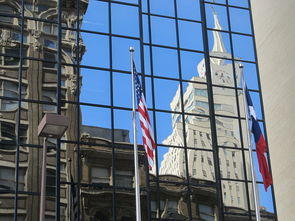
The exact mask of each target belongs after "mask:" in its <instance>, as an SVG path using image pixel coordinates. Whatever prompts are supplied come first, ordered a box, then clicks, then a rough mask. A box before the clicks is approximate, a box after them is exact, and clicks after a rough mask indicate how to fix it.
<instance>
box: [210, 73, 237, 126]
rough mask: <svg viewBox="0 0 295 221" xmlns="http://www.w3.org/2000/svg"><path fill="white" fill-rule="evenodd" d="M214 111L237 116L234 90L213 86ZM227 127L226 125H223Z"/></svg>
mask: <svg viewBox="0 0 295 221" xmlns="http://www.w3.org/2000/svg"><path fill="white" fill-rule="evenodd" d="M215 74H218V75H225V74H226V72H223V71H217V72H215ZM213 98H214V111H215V114H218V115H226V116H237V115H238V113H237V102H236V91H235V90H233V89H227V88H221V87H214V88H213ZM223 126H224V127H227V126H226V125H223Z"/></svg>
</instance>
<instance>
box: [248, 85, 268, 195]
mask: <svg viewBox="0 0 295 221" xmlns="http://www.w3.org/2000/svg"><path fill="white" fill-rule="evenodd" d="M245 91H246V99H247V103H248V108H249V112H250V116H251V120H252V130H251V131H252V133H253V135H254V140H255V143H256V154H257V159H258V164H259V171H260V173H261V175H262V179H263V184H264V188H265V190H266V191H267V188H268V187H269V186H270V185H271V184H272V178H271V175H270V172H269V170H268V165H267V162H266V158H265V156H264V153H266V151H267V146H266V142H265V139H264V136H263V134H262V132H261V129H260V126H259V123H258V120H257V116H256V113H255V110H254V107H253V103H252V100H251V97H250V94H249V92H248V89H247V87H246V88H245Z"/></svg>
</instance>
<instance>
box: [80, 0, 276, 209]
mask: <svg viewBox="0 0 295 221" xmlns="http://www.w3.org/2000/svg"><path fill="white" fill-rule="evenodd" d="M121 1H122V2H129V3H136V4H137V0H128V1H127V0H126V1H124V0H121ZM146 2H147V1H146V0H143V11H145V12H146V11H147V5H146ZM150 2H151V12H152V13H155V14H160V15H165V16H174V5H173V2H174V1H172V0H161V1H159V0H150ZM198 2H199V1H198V0H186V1H184V0H178V1H177V4H178V7H177V11H178V16H179V17H181V18H186V19H191V20H195V21H199V20H200V11H199V3H198ZM215 2H217V3H225V0H216V1H215ZM247 2H248V1H247V0H240V1H236V0H229V3H230V4H233V5H238V6H242V7H247V6H248V3H247ZM111 10H112V33H114V34H118V35H125V36H131V37H136V38H138V37H139V24H138V16H139V15H138V8H137V7H132V6H124V5H120V4H115V3H112V6H111ZM214 10H215V11H216V12H217V14H218V17H219V20H220V23H221V26H222V28H223V29H224V30H228V28H229V27H228V24H227V16H226V13H227V11H226V10H225V8H224V7H222V6H214ZM206 13H207V23H208V27H209V28H213V27H214V22H213V16H212V8H211V7H210V6H209V5H207V6H206ZM229 13H230V16H231V29H232V31H234V32H241V33H245V34H251V26H250V15H249V12H248V10H242V9H235V8H230V10H229ZM108 16H109V14H108V3H107V2H100V1H96V0H90V1H89V6H88V10H87V13H86V15H85V16H84V20H83V24H82V29H85V30H91V31H96V32H102V33H108V29H109V21H108ZM151 26H152V30H153V31H152V33H151V36H152V40H153V43H154V44H159V45H165V46H170V47H176V44H177V41H176V40H177V39H176V30H175V20H173V19H168V18H160V17H156V16H153V17H152V18H151ZM143 30H144V42H145V43H148V42H149V41H150V39H149V33H148V20H147V16H146V15H144V16H143ZM179 31H180V47H181V48H185V49H190V50H197V51H198V50H199V51H201V50H203V43H202V35H201V25H200V24H199V23H197V22H189V21H179ZM208 37H209V43H210V49H211V48H212V47H213V37H212V31H209V32H208ZM222 37H223V39H224V43H225V47H226V49H227V51H228V52H230V47H229V45H230V44H229V36H228V34H226V33H223V34H222ZM82 38H83V42H84V44H85V46H86V52H85V54H84V56H83V60H82V65H88V66H94V67H99V68H110V60H109V48H110V42H109V37H108V36H107V35H97V34H91V33H82ZM130 46H133V47H134V48H135V63H136V67H137V71H138V72H141V71H142V65H141V63H140V61H141V60H140V42H139V41H138V40H133V39H126V38H119V37H113V38H112V48H113V49H112V54H113V59H112V64H113V68H114V69H117V70H122V71H130V53H129V47H130ZM233 48H234V54H235V57H239V58H242V59H243V60H248V61H255V58H254V50H253V44H252V38H251V37H249V36H241V35H237V34H234V35H233ZM149 53H150V51H149V47H148V46H144V54H145V56H144V60H145V64H144V66H145V70H144V71H145V74H147V75H150V74H151V68H150V62H151V61H150V57H149V56H150V54H149ZM202 58H203V54H202V53H198V52H192V51H185V50H182V51H181V52H180V59H181V63H180V65H181V73H182V77H183V79H186V80H190V79H191V78H192V77H193V76H198V73H197V68H196V67H197V64H198V63H199V62H200V61H201V60H202ZM152 62H153V68H154V69H153V71H154V75H156V76H162V77H172V78H178V77H179V64H178V54H177V51H176V50H174V49H166V48H161V47H153V58H152ZM243 65H244V73H245V79H246V82H247V85H248V88H250V89H258V80H257V77H256V74H257V73H256V65H255V64H252V63H243ZM81 74H82V76H83V81H82V84H83V85H82V89H81V96H80V99H81V102H88V103H94V104H99V105H111V96H110V90H111V88H110V80H111V77H110V72H109V71H107V70H93V69H88V68H83V69H81ZM145 81H146V85H145V86H146V100H147V105H148V107H149V108H151V107H152V98H151V94H152V92H151V90H152V86H151V85H152V84H151V78H149V77H146V79H145ZM154 84H155V107H156V108H157V109H162V110H170V102H171V100H172V98H173V97H174V95H175V92H176V90H177V88H178V86H179V82H178V81H171V80H166V79H155V80H154ZM183 86H184V88H185V87H186V86H187V83H184V85H183ZM113 93H114V101H113V102H114V106H118V107H125V108H131V107H132V106H131V105H132V103H131V77H130V75H129V74H124V73H117V72H114V73H113ZM251 96H252V100H253V103H254V106H255V108H256V111H257V115H258V118H260V119H261V118H262V115H261V107H260V102H259V94H257V93H255V92H252V93H251ZM81 109H82V120H83V124H86V125H92V126H99V127H106V128H111V123H110V122H111V112H110V109H108V108H103V107H101V108H99V107H90V106H82V107H81ZM150 117H151V120H152V122H153V115H152V113H150ZM114 119H115V128H120V129H127V130H129V131H130V139H131V142H132V120H131V111H128V110H115V111H114ZM156 119H157V125H156V130H157V141H158V143H161V142H162V141H163V140H164V139H165V138H167V136H168V135H169V134H171V132H172V128H171V114H170V113H163V112H157V113H156ZM262 126H263V125H261V127H262ZM139 132H140V130H139ZM138 138H139V142H140V143H141V135H140V133H139V137H138ZM158 151H159V161H161V160H162V157H163V154H164V153H165V152H166V151H167V148H164V147H161V148H158ZM254 159H255V162H254V163H255V167H256V168H258V165H257V160H256V156H255V157H254ZM256 174H257V178H258V180H259V181H261V180H262V178H261V176H260V173H259V172H258V170H256ZM259 192H260V200H261V205H263V206H266V207H267V209H268V210H270V211H273V208H272V203H271V194H270V192H271V191H270V189H269V190H268V192H267V193H266V192H265V191H264V188H263V186H262V185H259Z"/></svg>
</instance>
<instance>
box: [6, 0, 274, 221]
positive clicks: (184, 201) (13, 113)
mask: <svg viewBox="0 0 295 221" xmlns="http://www.w3.org/2000/svg"><path fill="white" fill-rule="evenodd" d="M0 4H1V7H0V29H1V30H0V31H1V33H0V34H1V40H0V46H1V51H0V52H1V53H0V63H1V64H0V69H1V70H0V83H1V87H0V89H1V96H0V99H1V100H0V103H1V115H0V117H1V118H0V122H1V126H0V127H1V128H0V131H1V137H0V138H1V140H0V164H1V165H0V219H1V220H2V219H3V220H26V221H31V220H33V221H34V220H38V217H39V205H40V185H41V184H40V179H41V177H40V176H41V165H42V162H43V159H42V155H41V152H42V142H41V140H40V138H38V136H37V126H38V124H39V122H40V120H41V118H42V116H43V115H44V114H45V113H57V114H61V115H66V116H67V117H68V118H69V119H70V125H69V127H68V129H67V131H66V132H65V135H64V136H63V137H62V138H61V139H53V138H48V140H47V145H48V153H47V159H48V163H47V185H46V192H47V193H46V195H47V196H46V212H45V215H46V218H45V219H46V220H75V217H76V219H77V218H79V217H81V218H82V219H83V220H86V221H92V220H101V221H109V220H115V221H119V220H123V221H125V220H134V219H135V192H134V170H135V169H134V168H133V159H132V154H133V151H132V146H133V142H134V141H133V139H132V138H131V139H130V138H129V131H132V127H131V125H132V124H131V122H132V114H131V113H132V106H131V103H132V102H131V70H130V54H129V48H130V46H132V47H134V48H135V53H134V61H135V63H136V67H137V71H138V74H139V77H140V80H141V83H142V87H143V90H144V93H145V98H146V101H147V107H148V111H149V113H150V117H151V123H152V128H153V129H154V134H155V141H156V145H157V148H156V149H155V167H154V168H153V171H149V170H148V167H147V161H146V157H145V155H144V150H143V149H142V148H141V144H142V140H141V134H140V132H139V134H138V140H139V147H140V151H139V153H140V154H139V155H140V156H139V159H140V163H139V164H140V165H139V171H140V180H141V182H140V188H141V189H140V199H141V204H142V211H141V213H142V214H141V215H142V220H148V221H150V220H196V221H199V220H202V221H204V220H205V221H212V220H218V221H223V220H235V221H240V220H254V219H255V218H254V216H255V212H254V211H253V200H252V189H251V183H252V180H251V177H250V176H249V173H248V171H249V165H248V159H247V155H248V152H249V147H248V145H247V140H246V137H247V136H246V135H247V131H246V129H245V113H244V111H243V101H242V93H241V91H242V90H241V87H240V84H239V81H240V72H241V69H240V67H239V64H241V63H242V64H243V65H244V71H245V75H246V81H247V83H248V86H249V90H250V93H251V95H252V96H253V97H254V99H253V100H254V106H255V108H256V109H258V112H257V113H258V119H259V122H260V124H261V126H263V125H264V119H263V115H262V114H261V108H260V107H261V105H260V104H261V102H260V101H259V99H257V98H260V96H261V91H260V87H259V84H257V82H255V81H253V79H256V78H257V75H256V73H255V72H253V73H252V70H253V67H257V64H256V59H255V56H253V54H255V53H254V52H255V50H254V49H253V48H251V46H252V43H251V42H252V40H253V37H254V36H253V32H252V31H251V29H250V31H249V27H251V26H252V23H251V19H249V17H247V16H244V17H243V19H237V14H239V15H240V14H243V15H244V14H246V15H247V14H250V13H251V8H250V5H249V4H248V1H243V2H242V1H232V0H219V1H218V3H216V2H215V1H206V2H205V1H203V0H186V1H181V0H180V1H179V0H175V1H168V0H163V1H156V0H142V1H139V0H128V1H127V0H118V1H106V0H90V1H87V0H57V1H55V0H52V1H36V0H32V1H27V0H24V1H1V2H0ZM212 10H213V14H212ZM217 14H218V18H217ZM240 24H242V25H240ZM221 27H222V28H221ZM210 47H213V48H212V49H211V48H210ZM250 72H251V73H252V75H251V76H252V77H253V79H252V77H248V76H250V75H249V73H250ZM255 98H256V99H255ZM257 107H258V108H257ZM171 118H172V121H171ZM257 174H258V175H257V176H258V182H257V185H258V186H261V184H262V183H261V178H260V177H259V173H257ZM271 190H272V189H271ZM260 195H261V196H263V197H261V198H260V199H261V201H262V202H261V205H265V206H266V208H267V211H266V210H261V211H260V212H261V214H262V217H263V218H262V220H276V214H275V210H274V205H275V202H274V201H273V199H272V197H273V195H272V191H269V192H268V193H267V194H265V193H264V192H260ZM265 195H266V196H265ZM266 201H267V203H265V202H266Z"/></svg>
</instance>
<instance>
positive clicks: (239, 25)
mask: <svg viewBox="0 0 295 221" xmlns="http://www.w3.org/2000/svg"><path fill="white" fill-rule="evenodd" d="M229 9H230V11H229V13H230V22H231V30H232V31H233V32H240V33H246V34H252V30H251V20H250V13H249V11H248V10H243V9H237V8H229Z"/></svg>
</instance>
